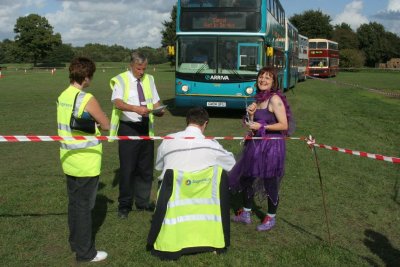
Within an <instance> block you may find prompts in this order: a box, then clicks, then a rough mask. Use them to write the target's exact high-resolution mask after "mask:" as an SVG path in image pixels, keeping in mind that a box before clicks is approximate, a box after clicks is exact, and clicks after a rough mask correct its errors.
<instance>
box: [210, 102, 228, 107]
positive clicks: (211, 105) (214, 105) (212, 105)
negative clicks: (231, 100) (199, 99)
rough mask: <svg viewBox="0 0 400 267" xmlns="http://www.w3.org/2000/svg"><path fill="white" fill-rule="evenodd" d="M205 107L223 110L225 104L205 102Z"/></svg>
mask: <svg viewBox="0 0 400 267" xmlns="http://www.w3.org/2000/svg"><path fill="white" fill-rule="evenodd" d="M207 107H218V108H224V107H226V102H207Z"/></svg>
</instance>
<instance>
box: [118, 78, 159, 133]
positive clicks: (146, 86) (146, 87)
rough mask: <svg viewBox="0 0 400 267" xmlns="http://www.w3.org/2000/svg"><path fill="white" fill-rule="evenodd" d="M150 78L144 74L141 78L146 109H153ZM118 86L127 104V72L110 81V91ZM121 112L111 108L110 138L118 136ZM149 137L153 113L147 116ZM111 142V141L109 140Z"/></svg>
mask: <svg viewBox="0 0 400 267" xmlns="http://www.w3.org/2000/svg"><path fill="white" fill-rule="evenodd" d="M150 77H152V76H151V75H149V74H144V76H143V78H142V83H143V93H144V98H145V100H146V106H147V108H148V109H153V93H152V91H151V86H150ZM116 84H118V86H120V87H121V88H122V90H123V92H124V94H123V99H122V100H123V101H124V102H125V103H126V102H128V97H129V90H130V89H131V88H130V83H129V71H126V72H123V73H121V74H119V75H117V76H115V77H114V78H112V79H111V80H110V87H111V90H114V85H116ZM121 113H122V111H121V110H119V109H117V108H116V107H115V106H113V110H112V114H111V125H110V136H117V135H118V127H119V120H120V117H121ZM149 136H154V115H153V113H150V114H149ZM110 141H113V140H110Z"/></svg>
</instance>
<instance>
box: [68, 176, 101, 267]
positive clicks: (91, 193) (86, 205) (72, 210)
mask: <svg viewBox="0 0 400 267" xmlns="http://www.w3.org/2000/svg"><path fill="white" fill-rule="evenodd" d="M66 176H67V192H68V226H69V244H70V246H71V250H72V251H74V252H75V253H76V260H78V261H90V260H92V259H93V258H94V257H95V256H96V254H97V251H96V249H95V245H94V240H93V237H92V209H93V207H94V205H95V202H96V193H97V187H98V184H99V176H95V177H85V178H82V177H74V176H70V175H66Z"/></svg>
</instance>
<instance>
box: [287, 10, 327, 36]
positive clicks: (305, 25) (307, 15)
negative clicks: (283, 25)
mask: <svg viewBox="0 0 400 267" xmlns="http://www.w3.org/2000/svg"><path fill="white" fill-rule="evenodd" d="M289 20H290V22H291V23H292V24H293V25H294V26H295V27H296V28H297V29H298V30H299V33H300V34H302V35H305V36H307V37H308V38H327V39H331V38H332V33H333V26H332V25H331V24H330V22H331V20H332V19H331V17H330V16H329V15H326V14H323V13H322V11H321V10H307V11H304V12H303V13H302V14H294V15H293V16H292V17H290V18H289Z"/></svg>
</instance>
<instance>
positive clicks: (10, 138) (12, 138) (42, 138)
mask: <svg viewBox="0 0 400 267" xmlns="http://www.w3.org/2000/svg"><path fill="white" fill-rule="evenodd" d="M164 139H167V140H169V139H188V140H190V139H196V137H193V136H184V137H171V136H57V135H55V136H47V135H0V142H48V141H74V140H86V141H95V140H100V141H106V140H164ZM205 139H213V140H243V139H244V140H274V139H275V140H277V139H285V140H306V138H305V137H251V136H246V137H235V136H224V137H216V136H206V137H205Z"/></svg>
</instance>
